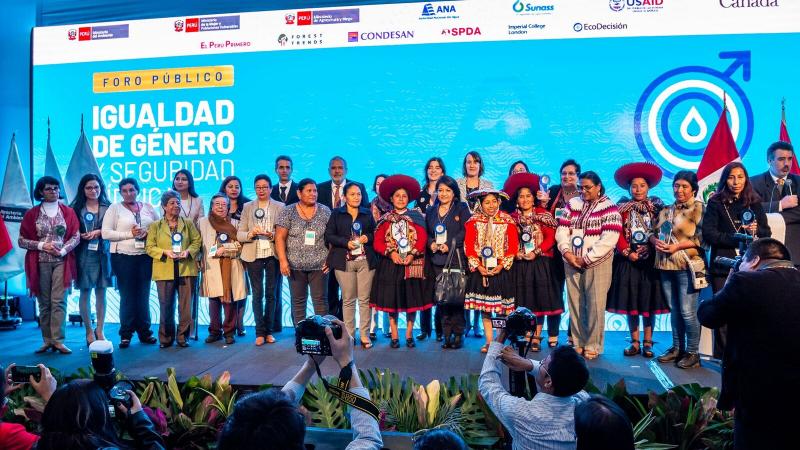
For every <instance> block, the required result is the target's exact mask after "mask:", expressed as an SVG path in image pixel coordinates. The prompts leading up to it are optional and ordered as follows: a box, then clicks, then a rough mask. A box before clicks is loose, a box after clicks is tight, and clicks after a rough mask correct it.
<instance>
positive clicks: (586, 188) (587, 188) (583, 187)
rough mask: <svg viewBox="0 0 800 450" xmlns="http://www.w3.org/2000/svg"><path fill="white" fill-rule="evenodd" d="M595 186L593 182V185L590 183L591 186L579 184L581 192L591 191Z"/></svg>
mask: <svg viewBox="0 0 800 450" xmlns="http://www.w3.org/2000/svg"><path fill="white" fill-rule="evenodd" d="M596 187H597V185H596V184H593V185H591V186H583V185H581V190H582V191H583V192H589V191H591V190H592V189H594V188H596Z"/></svg>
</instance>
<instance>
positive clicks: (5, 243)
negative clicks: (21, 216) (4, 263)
mask: <svg viewBox="0 0 800 450" xmlns="http://www.w3.org/2000/svg"><path fill="white" fill-rule="evenodd" d="M12 248H14V245H13V244H12V243H11V236H10V235H9V234H8V228H6V222H5V221H4V220H3V215H2V214H0V258H2V257H3V256H6V253H8V252H10V251H11V249H12Z"/></svg>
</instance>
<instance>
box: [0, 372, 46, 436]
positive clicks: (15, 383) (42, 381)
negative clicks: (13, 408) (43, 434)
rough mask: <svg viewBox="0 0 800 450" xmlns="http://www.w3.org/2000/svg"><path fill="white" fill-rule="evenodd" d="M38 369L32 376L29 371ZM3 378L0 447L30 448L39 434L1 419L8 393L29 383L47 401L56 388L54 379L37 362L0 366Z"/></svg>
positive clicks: (7, 406) (0, 387) (0, 409)
mask: <svg viewBox="0 0 800 450" xmlns="http://www.w3.org/2000/svg"><path fill="white" fill-rule="evenodd" d="M34 369H36V370H39V374H38V375H39V376H38V377H36V376H34V375H33V374H32V373H31V372H33V370H34ZM0 373H2V374H3V378H2V379H0V448H2V449H4V450H28V449H29V448H31V447H32V446H33V445H34V444H35V443H36V441H37V440H38V439H39V436H37V435H35V434H32V433H28V432H27V431H25V427H24V426H23V425H20V424H18V423H5V422H3V421H2V418H3V416H5V413H6V408H10V406H9V405H8V404H7V403H8V402H7V398H6V396H8V394H10V393H12V392H14V391H16V390H17V389H20V388H21V387H22V386H24V384H25V383H30V384H31V386H32V387H33V389H34V390H35V391H36V393H37V394H39V397H41V398H42V400H44V402H45V403H47V401H48V400H50V396H52V395H53V392H54V391H55V390H56V379H55V378H53V375H52V374H50V369H48V368H47V367H45V366H44V364H39V365H38V366H17V365H16V364H13V363H12V364H10V365H9V366H8V367H6V369H5V370H3V368H2V367H0ZM37 378H38V379H37Z"/></svg>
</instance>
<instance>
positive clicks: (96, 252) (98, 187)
mask: <svg viewBox="0 0 800 450" xmlns="http://www.w3.org/2000/svg"><path fill="white" fill-rule="evenodd" d="M110 205H111V202H109V201H108V197H107V196H106V187H105V185H103V180H101V179H100V177H99V176H97V175H95V174H93V173H88V174H86V175H84V176H83V177H82V178H81V181H80V182H78V190H77V193H76V195H75V200H74V201H73V202H72V205H70V206H71V207H72V209H73V210H74V211H75V214H76V215H77V216H78V223H79V224H80V233H81V243H80V244H78V247H77V248H76V249H75V256H76V259H77V266H78V278H77V280H76V281H75V287H77V288H78V289H80V292H81V294H80V298H79V299H78V308H79V310H80V314H81V319H82V320H83V326H84V327H85V328H86V343H87V344H91V343H92V342H94V341H95V340H96V339H101V340H105V338H106V337H105V335H104V334H103V325H104V324H105V319H106V288H107V287H111V286H113V285H114V282H113V276H112V274H111V258H110V256H109V253H108V247H109V245H108V241H106V240H103V231H102V230H101V228H102V226H103V218H104V217H105V215H106V211H107V210H108V207H109V206H110ZM92 290H94V298H95V308H96V310H97V328H95V329H94V330H92V319H91V313H90V311H91V309H92V304H91V301H90V299H91V296H92Z"/></svg>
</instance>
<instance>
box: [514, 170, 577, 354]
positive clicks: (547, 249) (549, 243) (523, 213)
mask: <svg viewBox="0 0 800 450" xmlns="http://www.w3.org/2000/svg"><path fill="white" fill-rule="evenodd" d="M538 191H539V176H538V175H536V174H533V173H524V172H520V173H516V174H513V175H511V176H510V177H508V180H506V183H505V185H504V186H503V192H507V193H508V194H509V195H510V196H511V200H510V201H509V203H510V204H512V205H516V210H515V211H514V212H512V213H511V217H512V218H513V219H514V222H516V224H517V232H518V233H519V249H518V250H517V254H516V256H515V261H514V267H513V269H512V270H513V273H514V278H515V279H516V293H515V296H514V302H515V303H516V305H515V306H517V307H519V306H524V307H526V308H528V309H530V310H531V311H533V313H534V314H535V315H536V316H537V317H547V335H548V341H547V342H548V344H549V345H550V347H555V346H557V345H558V331H559V327H560V325H561V314H562V313H563V312H564V287H563V286H564V285H563V283H561V282H560V281H559V280H558V279H557V278H556V277H555V276H553V262H552V259H553V250H554V249H555V246H556V226H557V225H558V224H557V223H556V220H555V219H554V218H553V216H552V215H551V214H550V212H549V211H547V209H545V208H544V206H535V205H536V194H537V193H538ZM542 325H543V322H542V321H541V320H537V321H536V333H535V334H534V336H533V340H532V343H531V350H533V351H534V352H538V351H540V350H541V341H542Z"/></svg>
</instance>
